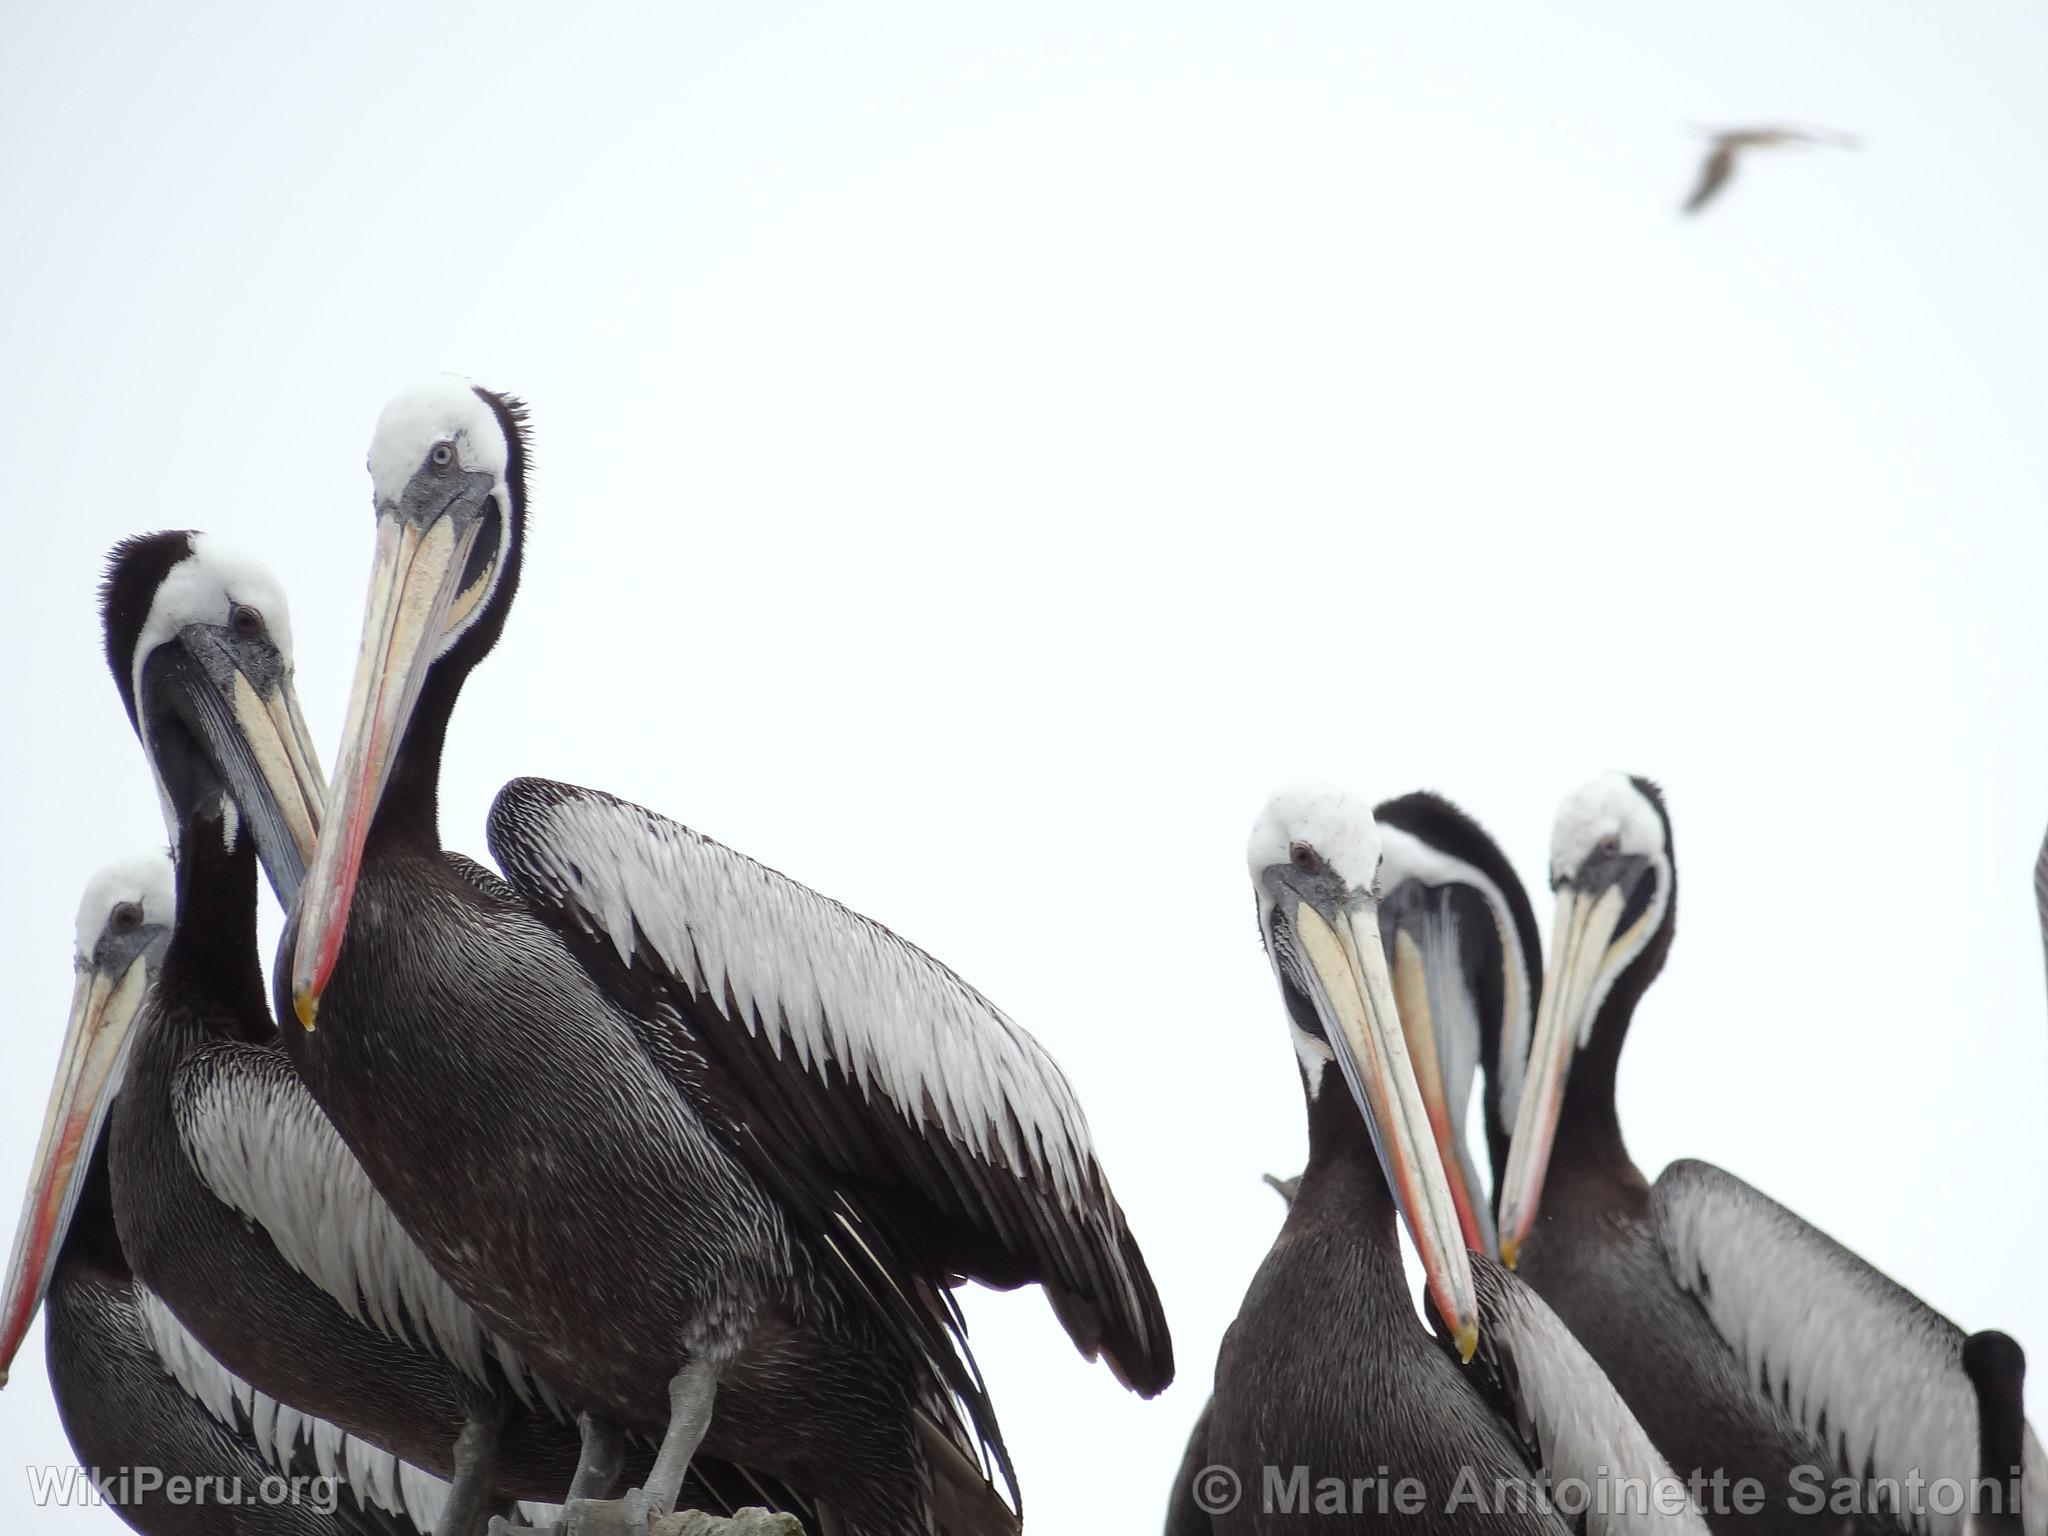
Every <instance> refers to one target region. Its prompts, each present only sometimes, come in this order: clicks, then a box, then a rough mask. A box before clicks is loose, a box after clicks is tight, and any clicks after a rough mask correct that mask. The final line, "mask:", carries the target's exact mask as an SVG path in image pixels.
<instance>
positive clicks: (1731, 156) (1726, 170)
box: [1684, 128, 1859, 213]
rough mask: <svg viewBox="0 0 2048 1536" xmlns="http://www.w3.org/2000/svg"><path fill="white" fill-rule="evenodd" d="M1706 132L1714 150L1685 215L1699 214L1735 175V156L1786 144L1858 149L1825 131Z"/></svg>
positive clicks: (1839, 135)
mask: <svg viewBox="0 0 2048 1536" xmlns="http://www.w3.org/2000/svg"><path fill="white" fill-rule="evenodd" d="M1706 131H1707V133H1708V135H1709V137H1710V138H1711V139H1712V141H1713V145H1714V147H1713V149H1712V150H1710V151H1709V152H1708V154H1707V158H1706V161H1705V163H1704V164H1702V165H1701V166H1700V179H1699V185H1697V186H1696V187H1694V188H1693V189H1692V196H1691V197H1689V198H1687V199H1686V200H1685V209H1684V211H1685V212H1686V213H1698V212H1699V211H1700V210H1701V209H1702V208H1704V207H1706V205H1707V204H1708V203H1709V202H1711V201H1712V200H1713V198H1714V197H1715V195H1716V194H1717V193H1719V192H1720V190H1721V189H1722V188H1723V187H1725V186H1726V185H1728V179H1729V178H1730V177H1731V176H1733V175H1734V174H1735V157H1736V156H1737V155H1739V154H1741V153H1742V151H1744V150H1746V149H1783V148H1784V147H1786V146H1787V145H1795V144H1796V145H1806V146H1812V145H1816V144H1827V145H1832V146H1834V147H1835V148H1837V149H1856V148H1858V147H1859V146H1858V143H1857V141H1856V140H1855V139H1853V138H1851V137H1850V136H1849V135H1848V134H1846V133H1831V132H1828V131H1827V130H1825V129H1809V128H1725V129H1709V130H1706Z"/></svg>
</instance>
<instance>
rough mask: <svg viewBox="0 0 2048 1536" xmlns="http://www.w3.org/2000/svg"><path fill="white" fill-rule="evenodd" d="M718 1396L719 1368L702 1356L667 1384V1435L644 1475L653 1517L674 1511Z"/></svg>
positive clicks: (709, 1425) (709, 1424)
mask: <svg viewBox="0 0 2048 1536" xmlns="http://www.w3.org/2000/svg"><path fill="white" fill-rule="evenodd" d="M717 1395H718V1367H717V1366H716V1365H714V1364H713V1363H712V1362H711V1361H709V1360H706V1359H705V1358H703V1356H701V1355H700V1356H698V1357H697V1358H696V1359H694V1360H692V1361H691V1362H690V1363H689V1364H688V1365H686V1366H684V1367H683V1368H682V1369H681V1370H680V1371H678V1372H676V1375H675V1379H674V1380H673V1381H671V1382H670V1383H669V1384H668V1433H667V1434H666V1435H664V1436H662V1440H661V1449H660V1451H659V1452H657V1453H656V1454H655V1458H654V1470H653V1471H651V1472H649V1473H648V1474H647V1502H648V1503H649V1504H650V1505H652V1506H653V1507H654V1512H655V1513H656V1514H658V1515H666V1514H668V1513H670V1512H671V1511H672V1510H674V1509H675V1507H676V1500H677V1498H678V1497H680V1496H681V1494H682V1491H683V1477H684V1474H686V1473H687V1472H688V1471H689V1470H690V1459H691V1458H692V1457H693V1456H695V1455H696V1454H697V1447H698V1446H700V1445H702V1444H703V1443H704V1431H705V1430H707V1429H709V1428H710V1427H711V1401H712V1399H713V1398H714V1397H716V1396H717Z"/></svg>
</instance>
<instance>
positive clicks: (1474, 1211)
mask: <svg viewBox="0 0 2048 1536" xmlns="http://www.w3.org/2000/svg"><path fill="white" fill-rule="evenodd" d="M1392 975H1393V991H1394V998H1395V1001H1396V1004H1397V1006H1398V1007H1399V1008H1400V1011H1401V1030H1402V1032H1403V1033H1404V1034H1405V1035H1406V1036H1407V1038H1408V1057H1409V1060H1411V1061H1413V1062H1414V1063H1415V1086H1416V1087H1417V1089H1419V1090H1420V1092H1421V1094H1422V1104H1423V1108H1424V1109H1426V1110H1427V1111H1428V1113H1429V1130H1430V1134H1431V1136H1433V1137H1434V1138H1435V1140H1436V1150H1437V1157H1438V1160H1439V1161H1441V1162H1442V1163H1443V1166H1444V1178H1445V1179H1446V1181H1448V1183H1449V1184H1450V1189H1451V1203H1452V1205H1453V1206H1455V1207H1456V1208H1457V1212H1458V1227H1459V1230H1460V1231H1462V1232H1463V1233H1464V1234H1465V1246H1466V1247H1467V1248H1476V1249H1477V1250H1478V1251H1479V1252H1481V1253H1487V1254H1490V1253H1493V1252H1495V1251H1496V1249H1495V1245H1494V1230H1493V1212H1492V1211H1491V1210H1490V1209H1488V1207H1487V1203H1486V1202H1485V1201H1484V1200H1481V1199H1480V1198H1479V1197H1478V1189H1479V1172H1478V1170H1477V1169H1476V1168H1475V1167H1473V1165H1472V1150H1471V1148H1470V1147H1468V1146H1467V1145H1466V1144H1465V1137H1464V1134H1463V1132H1464V1116H1463V1115H1462V1114H1461V1113H1459V1112H1458V1107H1457V1106H1454V1105H1453V1104H1452V1102H1451V1090H1450V1085H1449V1084H1448V1083H1446V1082H1445V1080H1444V1061H1445V1052H1444V1049H1443V1040H1442V1030H1441V1028H1440V1023H1441V1021H1439V1019H1438V1018H1437V1010H1436V1007H1435V1005H1434V1002H1433V1000H1432V998H1431V995H1430V985H1429V966H1428V962H1427V961H1425V960H1424V958H1423V955H1422V950H1421V947H1420V946H1419V945H1418V944H1417V943H1416V942H1415V939H1414V938H1413V937H1412V936H1411V935H1410V934H1409V933H1408V932H1407V931H1406V930H1404V929H1396V930H1395V934H1394V955H1393V965H1392ZM1465 1086H1466V1088H1467V1090H1468V1091H1469V1089H1470V1087H1471V1084H1470V1083H1469V1082H1467V1084H1466V1085H1465Z"/></svg>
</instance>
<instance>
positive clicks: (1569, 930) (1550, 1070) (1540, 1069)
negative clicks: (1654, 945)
mask: <svg viewBox="0 0 2048 1536" xmlns="http://www.w3.org/2000/svg"><path fill="white" fill-rule="evenodd" d="M1625 899H1626V893H1625V892H1624V891H1623V889H1622V887H1621V886H1620V885H1618V884H1616V885H1609V886H1607V887H1606V888H1605V889H1604V890H1602V891H1601V892H1600V893H1599V894H1598V895H1597V896H1593V895H1588V894H1587V893H1586V892H1584V891H1581V890H1579V889H1578V888H1577V887H1576V886H1573V885H1565V886H1562V887H1560V888H1559V890H1558V893H1557V922H1556V926H1555V928H1554V929H1553V930H1552V938H1551V946H1550V959H1549V963H1548V964H1547V965H1546V966H1545V967H1544V972H1543V996H1542V999H1541V1000H1540V1001H1539V1002H1538V1003H1537V1004H1536V1028H1535V1031H1534V1033H1533V1034H1532V1036H1531V1037H1530V1042H1529V1068H1528V1071H1527V1073H1526V1074H1524V1076H1523V1079H1522V1100H1521V1104H1520V1106H1519V1107H1518V1108H1517V1109H1516V1111H1515V1133H1514V1136H1513V1138H1512V1139H1511V1140H1510V1142H1509V1143H1508V1166H1507V1172H1506V1173H1504V1174H1502V1175H1501V1181H1500V1256H1501V1260H1502V1262H1504V1263H1505V1264H1506V1265H1507V1266H1508V1267H1509V1268H1510V1269H1512V1268H1513V1267H1514V1264H1515V1260H1516V1259H1517V1258H1519V1257H1520V1256H1521V1251H1522V1244H1523V1242H1524V1241H1525V1240H1526V1239H1527V1238H1528V1236H1529V1229H1530V1228H1531V1227H1533V1226H1534V1225H1535V1224H1536V1207H1537V1202H1538V1201H1539V1200H1540V1199H1541V1198H1542V1195H1543V1176H1544V1173H1545V1172H1546V1171H1547V1170H1548V1169H1549V1167H1550V1151H1551V1147H1552V1145H1553V1144H1554V1143H1555V1142H1556V1140H1557V1119H1558V1115H1559V1114H1560V1112H1562V1110H1563V1109H1564V1089H1565V1080H1566V1078H1567V1077H1569V1076H1570V1074H1571V1065H1572V1054H1573V1052H1575V1051H1576V1050H1578V1048H1579V1046H1580V1044H1581V1042H1582V1037H1583V1036H1584V1033H1585V1027H1586V1025H1587V1023H1588V1022H1589V1021H1588V1017H1587V1015H1588V1010H1589V1009H1590V1007H1591V1005H1592V998H1593V987H1594V984H1595V983H1596V982H1597V981H1598V980H1599V977H1600V971H1601V968H1602V967H1603V966H1604V965H1605V964H1606V961H1607V951H1608V946H1609V945H1610V944H1612V943H1613V941H1614V930H1615V927H1616V925H1617V924H1619V923H1620V921H1621V913H1622V904H1623V902H1624V900H1625Z"/></svg>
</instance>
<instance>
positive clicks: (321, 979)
mask: <svg viewBox="0 0 2048 1536" xmlns="http://www.w3.org/2000/svg"><path fill="white" fill-rule="evenodd" d="M524 421H525V408H524V407H523V406H521V405H520V404H519V403H518V402H517V401H515V400H512V399H510V398H508V397H505V396H501V395H494V394H492V393H491V392H490V391H488V390H484V389H479V388H477V387H476V386H475V385H474V384H471V383H469V382H468V381H467V380H465V379H461V378H457V377H455V376H454V375H452V374H444V375H441V376H440V377H438V378H434V379H429V380H427V381H426V382H425V383H422V384H417V385H414V386H413V387H412V388H410V389H407V390H403V391H401V392H400V393H399V394H397V395H395V396H394V397H393V398H392V399H391V401H390V403H389V404H387V405H386V406H385V407H384V411H383V414H382V415H380V416H379V417H378V418H377V428H376V431H375V433H374V434H373V435H372V437H371V439H370V455H369V469H370V485H371V495H372V499H373V501H374V503H375V507H376V515H377V553H376V558H375V562H374V564H373V566H372V568H371V572H370V593H369V599H368V602H367V604H366V606H365V610H364V614H363V638H362V648H361V650H360V651H359V653H358V655H357V659H356V675H355V684H354V686H353V688H352V689H351V690H350V693H349V703H348V721H347V723H346V725H345V726H344V728H343V734H342V746H341V755H340V757H339V758H338V759H337V762H336V766H335V803H334V809H333V813H332V815H331V817H330V827H329V830H328V833H327V835H326V836H324V837H323V838H322V839H321V841H320V846H319V850H318V851H317V853H316V854H315V855H314V858H313V865H312V869H311V871H310V873H309V874H308V876H307V880H306V891H305V895H304V897H303V898H302V900H301V902H300V907H299V919H298V928H297V931H296V935H295V937H294V939H293V945H292V961H291V992H292V1006H293V1010H294V1011H295V1012H296V1013H297V1014H298V1016H299V1020H300V1022H301V1023H302V1024H304V1025H305V1026H306V1027H307V1028H308V1029H310V1028H312V1026H313V1020H314V1016H315V1014H316V1012H317V1010H318V1007H319V1000H320V994H321V992H322V991H323V990H324V989H325V988H326V985H327V980H328V977H329V976H331V975H332V974H333V972H334V964H335V960H336V958H337V957H338V956H339V954H340V952H341V943H342V939H343V938H344V937H345V936H346V934H347V931H348V916H349V908H350V906H351V904H352V903H353V901H354V899H355V887H356V880H357V876H358V874H359V872H360V870H361V867H362V858H363V845H364V843H365V841H366V840H367V839H368V837H369V832H370V825H371V823H372V822H373V821H374V820H375V819H376V815H377V808H378V806H379V804H380V803H381V802H382V800H383V799H384V796H385V792H386V790H387V789H388V788H389V786H390V783H391V780H392V776H393V773H394V770H395V769H396V768H397V766H398V765H399V763H400V762H401V761H411V762H413V763H415V764H417V765H418V768H419V770H420V771H425V772H431V771H433V770H434V769H436V768H438V765H439V758H440V748H441V732H442V730H443V729H444V728H445V727H446V725H447V717H448V712H449V711H450V710H451V709H452V708H453V706H454V699H453V695H452V692H449V691H448V690H450V689H452V688H457V687H459V686H460V683H461V679H462V678H463V677H464V676H465V675H466V674H467V672H468V669H469V668H470V667H471V666H474V665H475V663H476V662H477V661H478V660H479V659H480V658H481V657H482V656H483V655H484V654H485V652H487V651H489V649H490V648H491V646H492V645H493V644H495V643H496V641H497V637H498V633H499V631H500V630H501V629H502V628H503V626H504V622H505V614H506V611H507V609H508V608H509V606H510V603H511V597H512V593H513V590H514V589H515V588H516V586H517V585H518V580H519V557H520V544H521V536H522V533H523V520H524V506H525V484H526V441H525V430H524ZM430 679H439V680H440V689H441V692H440V696H439V697H438V698H437V700H436V704H435V707H434V708H433V709H430V710H429V711H427V712H426V714H425V715H423V716H422V717H421V718H422V722H423V724H424V725H425V726H426V730H425V732H424V733H423V735H422V738H421V739H420V740H417V741H409V740H408V728H409V727H410V726H411V724H412V721H413V716H414V713H415V710H416V709H417V707H418V705H419V702H420V698H421V695H422V694H423V693H424V692H425V691H426V689H427V687H428V684H429V681H430ZM429 737H430V738H431V739H427V738H429ZM408 754H410V756H408ZM428 803H429V804H431V796H429V797H428Z"/></svg>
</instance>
